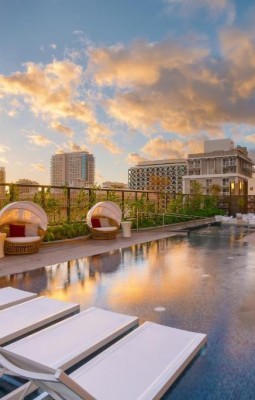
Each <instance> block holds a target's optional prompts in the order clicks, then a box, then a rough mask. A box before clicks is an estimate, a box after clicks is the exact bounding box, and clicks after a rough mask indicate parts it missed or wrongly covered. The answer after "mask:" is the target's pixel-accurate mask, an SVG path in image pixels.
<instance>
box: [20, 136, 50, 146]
mask: <svg viewBox="0 0 255 400" xmlns="http://www.w3.org/2000/svg"><path fill="white" fill-rule="evenodd" d="M26 137H27V138H28V139H29V143H31V144H34V145H35V146H41V147H45V146H49V145H50V144H52V141H51V140H49V139H48V138H47V137H46V136H43V135H40V134H38V133H33V134H30V135H26Z"/></svg>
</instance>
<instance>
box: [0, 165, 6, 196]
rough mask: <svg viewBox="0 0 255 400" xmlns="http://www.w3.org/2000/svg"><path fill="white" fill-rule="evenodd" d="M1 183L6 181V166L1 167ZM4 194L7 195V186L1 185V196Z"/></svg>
mask: <svg viewBox="0 0 255 400" xmlns="http://www.w3.org/2000/svg"><path fill="white" fill-rule="evenodd" d="M0 183H6V174H5V168H4V167H0ZM4 195H5V186H0V196H1V197H3V196H4Z"/></svg>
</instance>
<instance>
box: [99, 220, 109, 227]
mask: <svg viewBox="0 0 255 400" xmlns="http://www.w3.org/2000/svg"><path fill="white" fill-rule="evenodd" d="M99 220H100V226H101V227H102V228H106V227H108V226H110V225H109V220H108V218H99Z"/></svg>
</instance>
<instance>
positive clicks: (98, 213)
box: [87, 201, 122, 227]
mask: <svg viewBox="0 0 255 400" xmlns="http://www.w3.org/2000/svg"><path fill="white" fill-rule="evenodd" d="M100 217H105V218H110V219H112V220H114V221H116V222H117V224H118V225H120V222H121V217H122V212H121V209H120V207H119V206H118V204H116V203H114V202H113V201H101V202H100V203H97V204H95V205H94V206H93V207H92V208H91V209H90V210H89V211H88V214H87V224H88V226H90V227H91V226H92V224H91V219H92V218H100Z"/></svg>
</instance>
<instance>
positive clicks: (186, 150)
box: [141, 136, 203, 159]
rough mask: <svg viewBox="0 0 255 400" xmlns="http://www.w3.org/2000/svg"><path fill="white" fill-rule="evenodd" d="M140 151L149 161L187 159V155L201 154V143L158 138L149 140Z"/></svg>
mask: <svg viewBox="0 0 255 400" xmlns="http://www.w3.org/2000/svg"><path fill="white" fill-rule="evenodd" d="M141 151H142V152H143V153H145V154H146V155H148V156H149V158H150V159H176V158H187V156H188V154H194V153H202V152H203V142H202V141H194V140H189V141H187V142H182V141H181V140H178V139H173V140H167V139H164V138H163V137H162V136H158V137H156V138H153V139H151V140H149V141H148V142H147V143H146V144H145V146H143V148H142V149H141Z"/></svg>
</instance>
